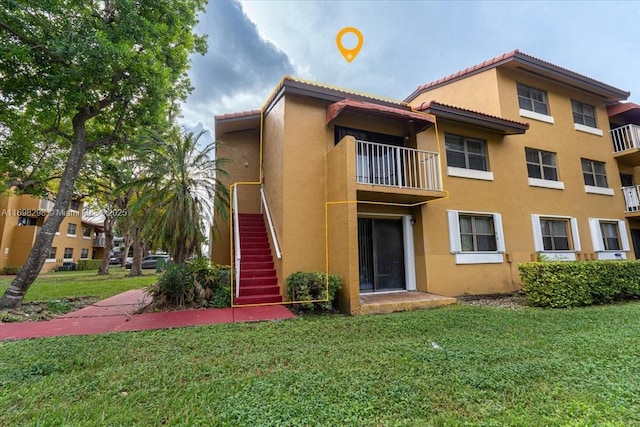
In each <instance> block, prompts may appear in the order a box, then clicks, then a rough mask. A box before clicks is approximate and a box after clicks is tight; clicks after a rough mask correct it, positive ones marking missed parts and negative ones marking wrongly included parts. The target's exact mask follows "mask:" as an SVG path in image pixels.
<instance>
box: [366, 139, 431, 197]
mask: <svg viewBox="0 0 640 427" xmlns="http://www.w3.org/2000/svg"><path fill="white" fill-rule="evenodd" d="M356 145H357V148H356V150H357V151H356V182H357V183H358V184H374V185H385V186H390V187H399V188H412V189H419V190H434V191H441V190H442V183H441V182H440V162H439V161H438V153H433V152H430V151H423V150H416V149H414V148H406V147H398V146H396V145H387V144H379V143H376V142H368V141H356Z"/></svg>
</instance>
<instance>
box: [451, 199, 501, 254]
mask: <svg viewBox="0 0 640 427" xmlns="http://www.w3.org/2000/svg"><path fill="white" fill-rule="evenodd" d="M447 215H448V217H449V243H450V245H451V253H453V254H454V255H455V257H456V264H486V263H502V262H503V253H504V251H505V246H504V233H503V231H502V217H501V215H500V214H496V213H490V212H459V211H448V212H447Z"/></svg>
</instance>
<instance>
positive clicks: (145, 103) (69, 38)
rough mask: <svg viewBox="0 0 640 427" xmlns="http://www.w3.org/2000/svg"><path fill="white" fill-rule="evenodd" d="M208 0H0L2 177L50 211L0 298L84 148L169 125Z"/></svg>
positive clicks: (54, 218) (64, 199) (45, 245)
mask: <svg viewBox="0 0 640 427" xmlns="http://www.w3.org/2000/svg"><path fill="white" fill-rule="evenodd" d="M204 4H205V0H153V1H151V0H38V1H31V0H4V1H3V2H2V4H1V5H0V184H2V185H3V188H0V189H6V188H13V189H16V190H17V191H21V192H30V193H38V192H44V191H46V190H47V189H50V188H51V187H52V185H51V180H52V179H54V180H55V181H56V184H57V185H56V187H57V191H56V197H55V205H54V212H55V214H52V215H49V217H48V218H47V220H46V221H45V223H44V225H43V228H42V229H41V230H40V232H39V233H38V235H37V237H36V242H35V243H34V245H33V249H32V251H31V254H30V256H29V258H28V259H27V262H26V263H25V265H24V266H23V268H22V270H21V272H20V274H19V275H18V276H17V277H16V279H15V280H14V281H13V282H12V284H11V286H10V287H9V289H8V290H7V292H6V293H5V295H4V296H3V297H2V299H0V308H1V307H8V306H15V305H18V304H19V303H20V302H21V300H22V297H23V296H24V293H25V292H26V290H27V289H28V287H29V286H30V284H31V283H32V282H33V280H34V279H35V277H36V276H37V274H38V272H39V271H40V268H41V266H42V264H43V263H44V260H45V258H46V253H47V252H48V250H49V247H50V246H51V242H52V240H53V235H54V233H55V230H56V229H57V227H58V225H59V224H60V222H61V221H62V216H64V213H63V212H65V211H66V209H67V208H68V206H69V203H70V201H71V198H72V196H73V192H74V185H75V180H76V178H77V176H78V173H79V171H80V169H81V167H82V164H83V161H84V157H85V154H86V152H87V151H88V150H92V149H95V148H97V147H101V146H105V145H110V144H120V143H121V144H126V143H127V141H128V140H129V139H131V138H132V135H134V134H135V133H136V132H137V131H138V130H139V129H142V128H152V129H154V130H156V131H163V130H166V129H168V128H169V127H170V125H171V123H170V121H171V120H170V118H171V117H174V116H175V113H176V110H177V102H178V101H179V100H183V99H185V98H186V95H187V94H188V92H189V90H190V84H189V80H188V78H187V76H186V71H187V69H188V67H189V55H190V54H191V53H192V52H200V53H204V52H205V50H206V44H205V40H204V39H203V38H202V37H199V36H197V35H195V34H194V33H193V27H194V26H195V24H196V23H197V19H196V16H197V13H198V11H201V10H203V7H204Z"/></svg>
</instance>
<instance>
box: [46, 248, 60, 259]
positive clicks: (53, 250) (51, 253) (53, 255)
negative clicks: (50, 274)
mask: <svg viewBox="0 0 640 427" xmlns="http://www.w3.org/2000/svg"><path fill="white" fill-rule="evenodd" d="M57 251H58V248H56V247H55V246H52V247H51V248H49V255H47V259H56V252H57Z"/></svg>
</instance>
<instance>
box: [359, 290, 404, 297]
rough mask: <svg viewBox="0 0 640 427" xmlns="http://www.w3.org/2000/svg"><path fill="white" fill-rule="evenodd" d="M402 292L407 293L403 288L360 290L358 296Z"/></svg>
mask: <svg viewBox="0 0 640 427" xmlns="http://www.w3.org/2000/svg"><path fill="white" fill-rule="evenodd" d="M404 293H407V291H406V290H404V289H393V290H390V291H377V292H360V296H366V295H380V294H404Z"/></svg>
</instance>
